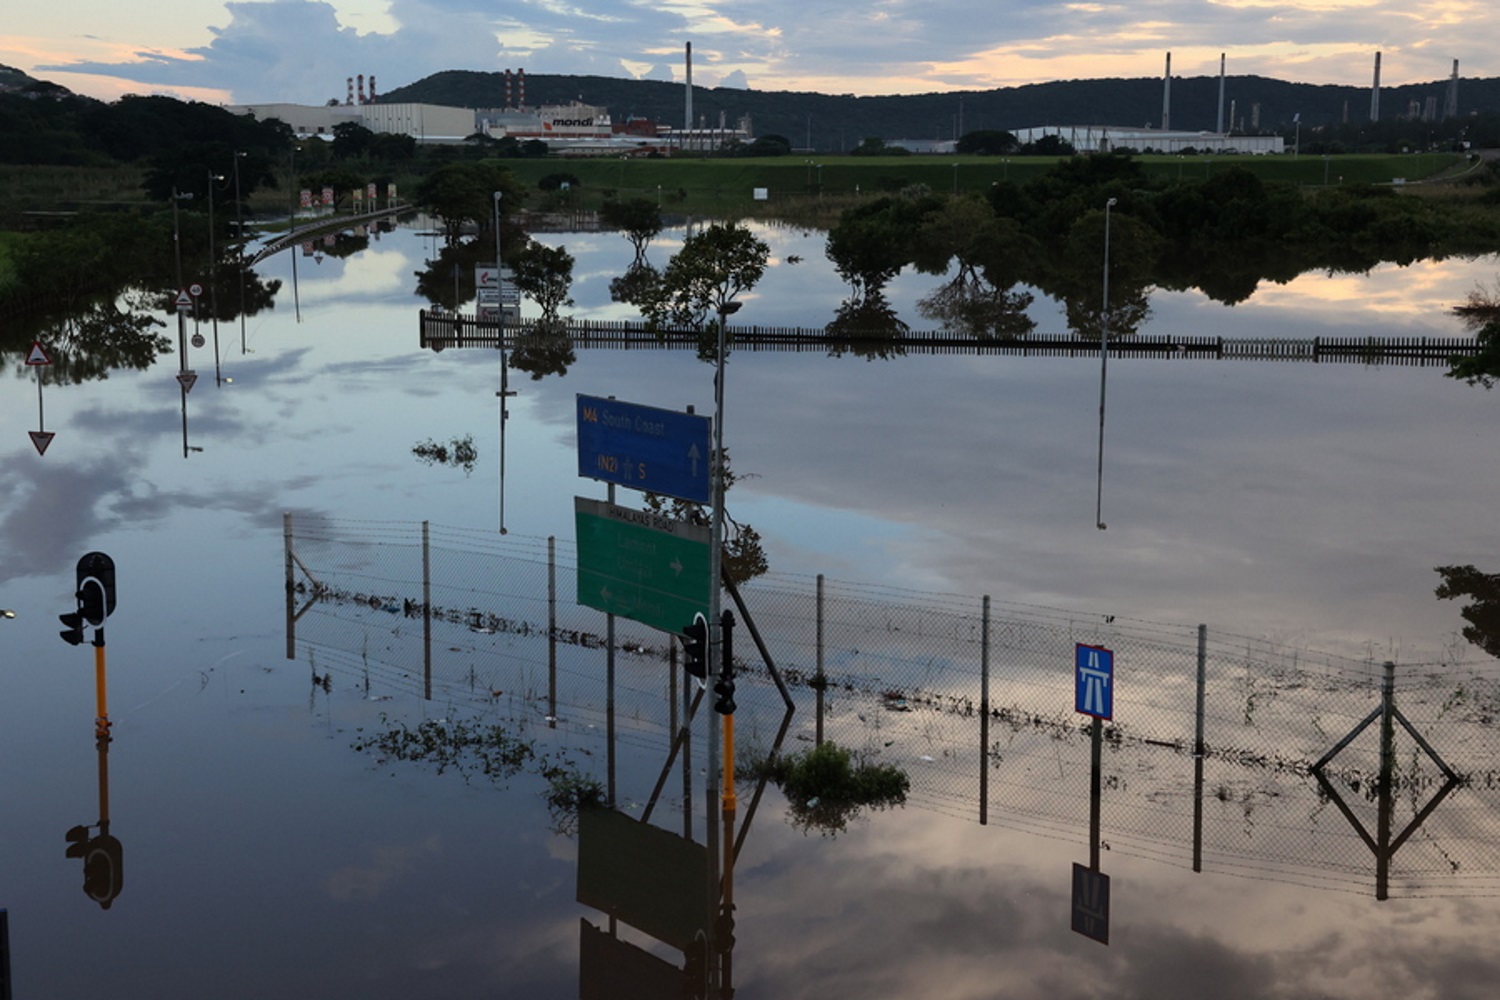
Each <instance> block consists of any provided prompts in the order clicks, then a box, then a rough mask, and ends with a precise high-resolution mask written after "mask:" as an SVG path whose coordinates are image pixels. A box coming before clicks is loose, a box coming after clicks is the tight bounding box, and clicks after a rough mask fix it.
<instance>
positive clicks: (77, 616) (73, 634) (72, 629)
mask: <svg viewBox="0 0 1500 1000" xmlns="http://www.w3.org/2000/svg"><path fill="white" fill-rule="evenodd" d="M57 619H58V621H60V622H62V623H63V624H64V625H66V626H68V627H67V628H66V629H65V630H64V631H62V632H59V633H57V634H58V635H60V636H62V637H63V641H64V642H66V643H67V644H68V645H69V646H76V645H78V644H79V643H81V642H82V641H83V612H81V611H74V612H73V613H71V614H66V615H58V616H57Z"/></svg>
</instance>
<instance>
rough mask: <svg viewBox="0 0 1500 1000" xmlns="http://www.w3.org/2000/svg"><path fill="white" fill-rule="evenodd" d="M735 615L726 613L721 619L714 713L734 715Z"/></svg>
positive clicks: (729, 612) (730, 612)
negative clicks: (716, 696) (716, 697)
mask: <svg viewBox="0 0 1500 1000" xmlns="http://www.w3.org/2000/svg"><path fill="white" fill-rule="evenodd" d="M733 636H734V613H733V612H732V611H725V612H724V614H723V615H722V616H721V617H720V619H719V653H720V659H719V677H718V680H716V681H714V694H716V695H718V699H717V700H716V701H715V702H714V711H715V712H718V713H719V714H720V715H733V714H734V640H733Z"/></svg>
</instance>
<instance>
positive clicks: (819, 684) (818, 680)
mask: <svg viewBox="0 0 1500 1000" xmlns="http://www.w3.org/2000/svg"><path fill="white" fill-rule="evenodd" d="M817 623H818V638H817V658H818V659H817V672H816V673H814V674H813V690H814V691H815V692H817V696H818V723H817V740H816V742H815V743H814V744H813V745H814V746H822V745H823V689H824V688H825V687H827V686H828V680H827V678H825V677H824V676H823V574H822V573H819V574H818V611H817Z"/></svg>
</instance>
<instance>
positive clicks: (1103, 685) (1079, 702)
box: [1073, 643, 1115, 719]
mask: <svg viewBox="0 0 1500 1000" xmlns="http://www.w3.org/2000/svg"><path fill="white" fill-rule="evenodd" d="M1073 659H1074V663H1073V666H1074V670H1073V711H1075V712H1080V713H1082V714H1084V715H1092V716H1093V717H1094V718H1096V719H1113V718H1114V717H1115V654H1114V653H1113V652H1111V651H1110V650H1108V649H1105V648H1104V647H1103V646H1085V645H1084V644H1083V643H1079V644H1078V646H1077V649H1076V650H1075V651H1074V657H1073Z"/></svg>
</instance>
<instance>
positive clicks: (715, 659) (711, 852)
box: [704, 302, 741, 985]
mask: <svg viewBox="0 0 1500 1000" xmlns="http://www.w3.org/2000/svg"><path fill="white" fill-rule="evenodd" d="M740 306H741V303H739V302H723V303H720V305H719V329H718V331H717V333H718V337H717V342H718V352H717V357H716V358H715V365H714V450H713V460H712V461H711V462H710V463H709V471H710V473H711V475H712V477H713V478H712V484H711V490H712V494H713V504H714V509H713V515H712V518H711V519H710V521H709V543H708V580H709V583H708V664H707V670H706V671H705V676H704V683H705V684H706V685H708V686H710V687H713V686H715V685H716V684H717V683H718V680H719V673H720V671H722V670H723V650H724V628H723V622H722V618H723V615H722V611H721V609H722V607H723V586H724V584H723V580H724V473H725V471H726V470H725V461H724V362H725V356H726V355H727V354H728V345H729V337H728V333H727V330H728V320H729V317H730V316H732V315H733V314H735V313H736V312H739V309H740ZM707 714H708V780H707V782H706V784H707V786H708V787H707V789H706V790H705V791H706V792H707V796H708V809H709V814H708V823H707V827H708V829H707V832H706V838H705V839H706V840H707V841H708V845H707V846H708V866H709V879H708V884H709V899H708V904H709V912H710V913H713V912H715V911H716V908H717V904H718V898H719V872H718V871H717V868H718V847H719V845H718V843H717V840H718V827H716V826H715V825H714V822H713V818H712V817H713V808H714V805H715V801H714V800H715V798H717V796H718V793H719V789H718V787H717V786H718V784H719V777H720V775H719V753H720V747H719V731H720V729H719V713H718V712H709V713H707ZM710 977H711V980H712V982H713V984H714V985H717V979H718V970H717V968H716V967H714V966H711V968H710Z"/></svg>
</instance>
